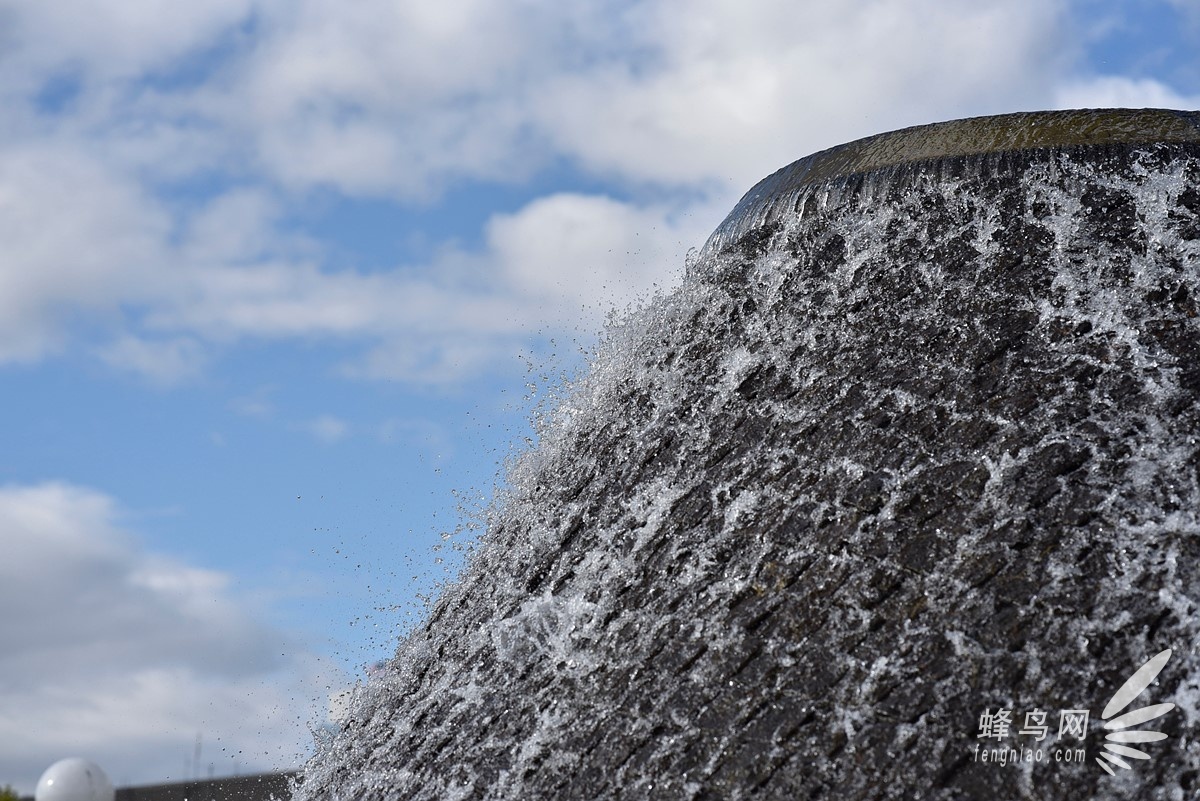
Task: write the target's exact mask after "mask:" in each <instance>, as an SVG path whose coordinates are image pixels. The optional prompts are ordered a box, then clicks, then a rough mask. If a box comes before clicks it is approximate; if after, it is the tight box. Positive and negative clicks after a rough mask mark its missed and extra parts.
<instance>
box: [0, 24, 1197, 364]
mask: <svg viewBox="0 0 1200 801" xmlns="http://www.w3.org/2000/svg"><path fill="white" fill-rule="evenodd" d="M51 5H54V4H51ZM118 6H120V7H119V8H118ZM176 6H177V4H170V3H166V2H162V1H161V0H137V1H136V2H135V3H133V4H124V5H123V4H122V3H119V2H117V0H71V2H68V3H67V4H58V5H54V8H53V9H51V8H50V7H49V6H47V4H36V3H30V2H22V3H17V4H10V5H9V6H8V7H7V10H6V11H5V12H3V13H5V14H7V18H8V19H9V20H10V21H11V23H12V24H11V25H10V26H9V27H8V29H9V31H10V33H9V36H10V38H11V39H12V40H13V41H14V42H16V43H17V44H16V45H15V46H14V47H13V48H12V49H11V51H10V53H9V55H8V56H7V58H8V64H9V65H10V66H12V67H13V69H12V70H10V72H9V74H10V75H17V74H19V75H22V76H25V77H23V78H22V79H21V80H16V79H15V78H14V79H13V81H15V82H9V83H5V82H4V81H3V80H0V93H3V95H2V96H3V97H6V98H8V100H9V101H10V106H11V108H12V109H13V113H12V115H11V120H12V121H11V122H10V123H8V124H7V125H6V126H3V127H0V239H3V241H4V242H5V245H6V259H5V262H4V264H3V265H0V363H3V362H11V361H16V360H26V361H28V360H35V359H39V358H44V357H46V356H47V355H49V354H52V353H54V352H56V351H57V350H60V349H62V348H64V347H68V346H70V345H71V344H74V343H75V342H76V341H77V339H79V338H82V336H84V335H86V336H87V337H88V338H89V339H90V340H92V341H93V342H99V343H100V344H98V345H94V346H92V351H93V352H94V353H96V354H97V355H98V356H99V357H100V358H101V359H102V360H104V361H105V362H106V363H108V364H109V365H111V366H113V367H116V368H118V369H122V370H127V371H134V372H136V373H139V374H141V375H144V376H146V377H148V378H150V379H151V380H152V381H157V382H161V383H169V382H172V381H180V380H185V379H188V378H191V377H194V376H195V375H196V374H197V373H198V372H199V371H200V370H202V369H203V368H204V365H205V363H206V361H207V360H209V359H211V358H212V356H213V352H214V351H215V350H216V349H218V348H221V347H224V346H231V345H236V344H237V343H239V342H242V341H245V340H247V339H265V340H297V339H301V340H305V341H327V340H336V341H338V342H339V344H345V343H348V342H349V343H354V344H356V345H359V346H360V347H361V350H360V352H359V354H358V355H357V356H352V357H350V358H349V359H348V360H347V362H346V364H344V365H343V366H342V368H343V373H344V374H347V375H354V376H359V377H369V378H381V379H382V378H386V379H398V380H403V381H410V382H415V383H422V384H439V383H455V382H462V381H464V380H467V379H469V378H470V377H471V376H473V375H477V374H479V373H485V372H489V371H492V370H495V369H503V367H502V365H504V364H507V363H510V362H511V360H512V358H513V356H514V354H516V353H518V352H521V351H523V350H526V349H527V348H528V347H529V345H530V333H531V332H535V331H540V332H543V333H547V334H554V333H555V332H556V331H562V330H564V329H568V330H569V329H577V328H580V327H582V328H584V329H587V330H594V329H595V328H596V327H598V326H599V324H600V322H601V320H602V318H603V316H604V312H605V309H606V308H607V307H608V306H610V305H617V306H620V305H624V304H625V303H628V302H629V301H631V300H634V299H637V298H641V297H644V296H645V295H646V294H647V293H648V291H650V289H651V288H652V287H653V286H654V285H656V284H657V285H660V286H663V285H668V284H669V283H670V282H671V281H672V280H673V277H674V276H675V275H677V273H678V270H679V268H680V267H681V265H682V261H683V253H684V252H685V251H686V250H687V248H689V247H692V246H697V245H699V244H701V243H702V241H703V240H704V238H705V236H706V235H707V234H708V232H709V231H711V229H712V227H713V226H714V225H715V224H716V223H717V222H718V221H719V219H720V217H721V216H722V215H723V213H724V211H726V210H727V209H728V208H730V207H731V206H732V204H733V202H734V201H735V200H736V198H737V197H738V196H739V195H740V194H741V193H742V192H743V191H745V190H746V189H747V188H749V186H750V185H751V184H752V183H754V182H755V181H757V180H758V179H759V178H761V177H763V176H764V175H766V174H767V173H769V172H771V171H772V170H774V169H776V168H778V167H780V166H783V165H784V164H786V163H788V162H790V161H791V160H793V159H795V158H797V157H800V156H803V155H806V154H807V153H809V152H812V151H814V150H817V149H820V148H823V147H827V146H831V145H834V144H836V143H838V142H841V141H846V140H848V139H852V138H855V137H858V136H862V135H866V134H870V133H875V132H878V131H881V130H887V129H891V128H896V127H900V126H903V125H908V124H916V123H921V122H928V121H931V120H936V119H945V118H951V117H956V116H963V115H967V114H979V113H989V112H999V111H1008V110H1013V109H1016V108H1034V107H1039V106H1047V105H1059V106H1062V105H1130V104H1150V105H1172V106H1178V105H1195V100H1196V99H1195V98H1192V97H1186V96H1180V95H1179V94H1178V93H1175V92H1172V91H1171V90H1170V89H1169V88H1168V87H1166V86H1165V85H1164V84H1161V83H1158V82H1155V81H1133V80H1130V79H1125V78H1121V77H1119V76H1114V77H1106V78H1098V79H1082V78H1074V79H1072V78H1070V76H1071V74H1072V73H1071V67H1072V63H1073V62H1072V59H1076V58H1078V56H1079V53H1078V52H1077V51H1076V50H1075V49H1073V48H1072V47H1071V46H1070V45H1069V43H1067V44H1064V42H1066V39H1065V31H1066V30H1067V28H1068V27H1069V24H1070V23H1069V19H1068V15H1067V11H1068V5H1067V3H1066V2H1065V0H1052V1H1051V2H1044V1H1041V2H1039V1H1035V0H1006V2H997V3H990V4H985V5H981V4H979V3H973V2H966V0H957V1H955V2H938V1H937V0H907V1H906V2H878V0H850V1H849V2H845V3H840V4H834V5H831V4H828V3H820V2H816V0H807V1H806V2H784V0H762V2H757V3H752V4H745V3H741V4H735V3H732V2H728V0H700V2H696V3H684V2H682V0H636V1H635V0H631V1H630V2H627V3H623V4H620V5H617V6H613V5H610V4H594V5H593V4H563V3H551V2H549V0H534V1H533V2H529V3H521V4H497V3H489V2H483V0H448V1H447V2H442V3H436V4H432V5H430V4H412V3H406V4H396V3H393V2H390V0H362V2H359V3H355V4H351V5H347V4H345V3H337V2H334V1H333V0H301V2H282V1H281V0H220V2H217V3H212V4H204V8H203V9H201V8H195V9H191V8H189V9H188V10H186V11H178V10H177V8H176ZM249 21H252V24H251V22H249ZM217 45H221V47H216V46H217ZM214 48H215V49H214ZM64 70H65V71H66V73H71V72H72V71H74V72H77V73H79V74H80V75H83V76H84V77H85V78H86V80H84V81H83V82H82V83H81V85H80V99H79V100H78V102H77V103H76V104H75V105H73V106H71V107H70V108H67V109H65V110H62V111H60V112H57V113H47V112H45V111H44V110H39V109H38V108H36V107H35V105H34V104H33V101H32V98H33V96H34V94H35V93H36V91H38V90H39V88H40V87H43V86H44V85H45V84H46V82H47V81H49V80H51V79H54V78H56V76H61V75H62V74H64ZM176 73H178V74H180V75H184V77H183V78H178V79H174V78H171V77H170V76H171V75H175V74H176ZM164 76H166V78H165V79H164ZM563 161H565V162H568V163H571V164H573V165H575V166H577V167H578V168H579V169H581V170H582V171H583V172H584V173H585V174H590V175H593V176H597V177H599V178H601V179H604V180H606V181H607V182H608V183H609V184H610V185H612V186H618V187H624V191H625V194H626V197H625V198H618V197H614V196H605V195H601V194H590V195H588V194H582V193H556V194H549V195H547V196H545V197H542V198H540V199H537V200H534V201H532V202H530V203H528V204H527V205H526V206H525V207H523V208H520V209H517V210H516V211H513V212H508V213H505V214H501V215H497V216H494V217H493V218H492V219H490V220H489V221H488V222H487V223H486V228H485V230H484V231H483V244H482V246H481V247H480V248H478V249H477V250H474V251H471V252H464V251H463V250H462V249H454V248H448V249H443V250H442V251H440V252H439V255H438V256H436V257H434V258H432V259H431V260H430V261H429V262H428V263H425V264H399V265H394V269H392V270H390V271H382V272H375V273H371V274H364V273H358V272H354V271H352V270H345V269H338V268H337V267H336V265H334V264H332V263H331V261H330V255H329V254H328V253H325V252H323V251H322V249H321V247H320V243H317V242H313V241H309V240H307V239H306V238H305V237H304V235H303V234H300V233H297V232H296V231H295V228H294V224H292V225H291V226H289V224H288V223H286V222H285V220H286V219H287V215H288V212H289V210H295V209H296V208H297V207H302V206H303V204H304V202H305V198H306V197H307V195H306V193H307V192H308V191H309V190H311V189H313V188H316V187H329V188H333V189H334V190H335V191H337V192H344V193H346V194H349V195H356V196H362V195H382V196H388V197H392V198H394V199H398V202H401V203H402V202H410V201H412V199H414V198H416V199H421V198H426V199H427V198H432V197H435V196H436V195H437V193H438V192H439V191H440V190H441V189H443V188H444V187H446V186H447V185H449V184H451V183H453V182H456V181H458V182H462V181H519V180H522V179H523V178H525V177H527V176H528V175H530V174H532V172H534V171H536V170H537V169H538V168H540V167H542V166H545V165H547V164H552V163H561V162H563ZM187 180H196V181H199V182H200V183H204V182H205V181H208V180H213V181H215V182H216V184H217V185H220V186H224V185H226V184H225V183H224V182H231V183H230V186H232V188H229V189H227V190H226V191H225V192H224V193H223V194H218V195H217V196H216V197H212V198H209V199H208V200H201V199H198V198H189V197H186V196H183V195H179V194H177V193H176V188H178V183H177V182H179V181H187ZM663 198H672V199H673V200H672V201H671V202H666V201H664V200H663ZM680 198H685V199H687V200H680ZM398 213H400V210H399V209H398ZM447 213H452V212H450V211H448V212H447Z"/></svg>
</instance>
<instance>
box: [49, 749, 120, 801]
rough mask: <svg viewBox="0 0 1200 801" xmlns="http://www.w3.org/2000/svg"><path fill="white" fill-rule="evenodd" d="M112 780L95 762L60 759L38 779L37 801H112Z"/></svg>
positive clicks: (113, 793)
mask: <svg viewBox="0 0 1200 801" xmlns="http://www.w3.org/2000/svg"><path fill="white" fill-rule="evenodd" d="M115 795H116V793H115V791H114V790H113V786H112V782H110V781H109V780H108V777H107V776H105V775H104V771H102V770H100V766H99V765H97V764H96V763H95V762H89V761H88V760H86V759H80V758H79V757H71V758H70V759H60V760H58V761H57V762H55V763H54V764H53V765H51V766H50V767H48V768H46V772H45V773H43V774H42V778H40V779H38V783H37V790H35V791H34V794H33V797H34V801H113V797H114V796H115Z"/></svg>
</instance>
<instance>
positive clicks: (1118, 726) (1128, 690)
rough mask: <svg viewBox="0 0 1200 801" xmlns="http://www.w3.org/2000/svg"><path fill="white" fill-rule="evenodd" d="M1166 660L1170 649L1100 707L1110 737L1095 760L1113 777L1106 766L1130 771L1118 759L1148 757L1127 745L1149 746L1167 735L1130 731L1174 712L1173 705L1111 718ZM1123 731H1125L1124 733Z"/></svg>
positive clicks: (1122, 760)
mask: <svg viewBox="0 0 1200 801" xmlns="http://www.w3.org/2000/svg"><path fill="white" fill-rule="evenodd" d="M1170 658H1171V649H1170V648H1168V649H1167V650H1165V651H1163V652H1162V653H1161V654H1157V655H1155V656H1153V657H1151V658H1150V661H1148V662H1147V663H1146V664H1144V665H1142V666H1141V667H1140V668H1138V669H1137V672H1136V673H1134V674H1133V675H1132V676H1130V677H1129V680H1128V681H1126V682H1125V683H1124V684H1122V685H1121V689H1119V690H1117V692H1116V694H1114V695H1113V697H1112V700H1110V701H1109V702H1108V705H1107V706H1105V707H1104V711H1103V712H1101V713H1100V717H1101V718H1102V719H1103V720H1107V721H1108V722H1107V723H1105V724H1104V728H1105V729H1107V730H1108V731H1109V732H1110V733H1109V734H1108V735H1106V736H1105V738H1104V739H1105V740H1106V742H1105V743H1104V749H1105V750H1104V751H1101V752H1100V756H1098V757H1096V764H1098V765H1099V766H1100V767H1102V768H1104V769H1105V770H1106V771H1108V773H1109V774H1110V775H1116V774H1114V773H1113V769H1112V768H1111V767H1109V764H1108V763H1111V764H1113V765H1116V766H1117V767H1119V768H1124V769H1125V770H1130V769H1131V768H1132V767H1133V766H1132V765H1130V764H1129V763H1128V762H1126V761H1125V760H1124V759H1122V757H1129V758H1131V759H1149V758H1150V755H1149V754H1147V753H1146V752H1145V751H1141V750H1139V749H1137V748H1133V747H1132V746H1130V745H1129V743H1138V744H1141V743H1153V742H1157V741H1159V740H1165V739H1167V735H1165V734H1163V733H1162V732H1160V731H1142V730H1138V729H1131V727H1133V726H1137V725H1140V724H1142V723H1147V722H1149V721H1151V720H1157V719H1158V718H1161V717H1162V716H1163V715H1165V714H1167V713H1168V712H1170V711H1171V710H1172V709H1174V708H1175V705H1174V704H1153V705H1151V706H1144V707H1141V708H1139V709H1134V710H1132V711H1130V712H1126V713H1125V714H1124V715H1121V716H1120V717H1116V718H1114V717H1113V715H1115V714H1117V713H1118V712H1120V711H1121V710H1123V709H1125V707H1127V706H1129V705H1130V704H1132V703H1133V701H1134V699H1136V698H1137V697H1138V696H1139V695H1141V694H1142V691H1143V690H1145V689H1146V688H1147V687H1149V686H1150V684H1151V682H1153V681H1154V680H1155V679H1156V678H1158V674H1159V673H1161V672H1162V669H1163V668H1164V667H1166V666H1167V660H1169V659H1170ZM1109 718H1112V720H1109ZM1127 729H1128V731H1126V730H1127ZM1102 758H1103V759H1102ZM1104 760H1107V761H1104Z"/></svg>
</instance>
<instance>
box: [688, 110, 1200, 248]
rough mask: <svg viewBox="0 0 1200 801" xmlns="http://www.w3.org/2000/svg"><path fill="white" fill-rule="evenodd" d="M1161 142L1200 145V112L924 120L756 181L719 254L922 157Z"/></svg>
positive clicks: (719, 238) (717, 241) (712, 240)
mask: <svg viewBox="0 0 1200 801" xmlns="http://www.w3.org/2000/svg"><path fill="white" fill-rule="evenodd" d="M1153 144H1194V145H1200V111H1177V110H1171V109H1123V108H1119V109H1077V110H1070V111H1033V112H1019V113H1015V114H999V115H996V116H989V117H969V118H966V119H961V120H950V121H947V122H937V123H932V124H929V125H917V126H914V127H911V128H902V129H900V130H897V131H890V132H888V133H882V134H876V135H874V136H868V137H866V138H864V139H857V140H855V141H853V142H848V143H846V144H844V145H838V146H837V147H832V148H829V149H827V150H822V151H819V152H817V153H813V154H812V155H810V156H805V157H804V158H802V159H799V160H797V161H794V162H792V163H791V164H789V165H787V166H786V167H784V168H782V169H780V170H777V171H776V172H774V173H772V174H771V175H769V176H767V177H766V178H764V179H763V180H761V181H759V182H758V183H757V184H755V185H754V186H753V187H752V188H751V189H750V191H749V192H747V193H746V194H745V195H744V196H743V197H742V199H741V200H739V201H738V203H737V205H736V206H734V208H733V211H731V212H730V213H729V215H728V216H726V218H725V219H724V220H723V221H722V222H721V224H720V225H718V226H717V228H716V230H715V231H713V233H712V235H711V236H710V237H709V238H708V241H707V242H706V243H705V245H704V248H703V251H704V252H705V253H711V252H713V251H715V250H718V249H720V247H721V246H723V245H725V244H727V243H729V242H731V241H734V240H735V239H737V238H738V237H739V236H740V235H742V234H745V233H746V232H748V231H750V230H751V229H753V228H756V227H758V226H760V225H762V224H764V223H765V222H768V221H769V220H770V219H771V217H772V216H773V215H772V212H773V211H774V210H775V209H776V207H777V206H778V205H779V203H780V201H781V200H783V199H786V198H790V197H794V196H795V195H797V194H798V193H800V192H801V191H803V190H804V189H807V188H811V187H814V186H818V185H821V184H829V183H834V182H837V181H839V180H844V179H848V178H851V177H852V176H856V175H866V174H870V173H876V172H882V171H886V170H892V169H895V168H897V167H902V166H906V165H911V164H917V163H922V162H924V163H936V162H942V161H947V160H952V159H962V158H970V157H977V156H983V155H997V154H1004V153H1016V152H1027V151H1072V150H1079V149H1082V148H1088V147H1104V146H1119V147H1135V146H1144V145H1153Z"/></svg>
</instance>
